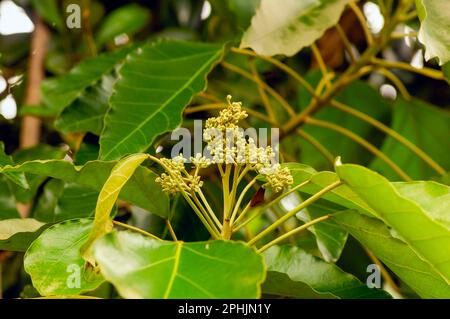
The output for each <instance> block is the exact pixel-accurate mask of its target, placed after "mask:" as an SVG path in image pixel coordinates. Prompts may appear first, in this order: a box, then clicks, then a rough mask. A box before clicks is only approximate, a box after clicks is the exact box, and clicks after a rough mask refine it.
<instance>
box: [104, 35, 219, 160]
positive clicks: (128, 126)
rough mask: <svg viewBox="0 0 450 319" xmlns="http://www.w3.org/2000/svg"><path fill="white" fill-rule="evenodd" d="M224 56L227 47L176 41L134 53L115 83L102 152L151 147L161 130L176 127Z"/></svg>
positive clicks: (111, 153)
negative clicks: (212, 69) (214, 66)
mask: <svg viewBox="0 0 450 319" xmlns="http://www.w3.org/2000/svg"><path fill="white" fill-rule="evenodd" d="M221 56H222V47H221V46H218V45H215V44H205V43H195V42H176V41H162V42H157V43H149V44H147V45H145V46H143V47H141V48H140V49H138V50H137V51H136V52H134V53H132V54H130V56H129V57H128V59H127V61H126V62H125V63H124V64H123V66H122V67H121V69H120V71H119V74H120V77H119V80H118V81H117V82H116V83H115V85H114V93H113V95H112V96H111V99H110V103H111V109H110V110H109V112H108V114H107V115H106V118H105V127H104V129H103V132H102V135H101V137H100V157H101V158H102V159H117V158H120V157H122V156H124V155H126V154H130V153H137V152H142V151H145V150H146V149H147V148H148V147H149V146H150V145H151V143H152V142H153V140H154V139H155V137H157V136H158V135H159V134H161V133H164V132H167V131H169V130H172V129H175V128H176V127H177V126H178V125H179V124H180V123H181V113H182V111H183V109H184V107H185V106H186V105H187V104H188V103H189V101H190V100H191V98H192V96H193V95H194V94H196V93H198V92H200V91H202V90H204V88H205V85H206V82H205V81H206V80H205V78H206V75H207V74H208V73H209V71H210V70H211V68H212V67H213V65H214V64H215V63H216V62H218V61H219V60H220V58H221Z"/></svg>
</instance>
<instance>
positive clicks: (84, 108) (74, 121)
mask: <svg viewBox="0 0 450 319" xmlns="http://www.w3.org/2000/svg"><path fill="white" fill-rule="evenodd" d="M114 81H115V79H114V77H113V76H111V75H104V76H103V77H102V79H101V80H100V81H99V82H98V83H97V84H96V85H95V86H93V87H90V88H87V89H86V90H85V91H84V92H83V93H81V95H80V96H79V97H78V99H76V100H75V101H74V102H73V103H71V104H70V105H69V106H68V107H66V108H65V109H64V111H63V112H62V113H61V115H60V116H59V117H58V118H57V119H56V121H55V125H56V128H57V129H58V130H59V131H61V132H62V133H73V132H82V133H84V132H91V133H93V134H96V135H100V132H101V131H102V128H103V118H104V116H105V114H106V112H107V111H108V107H109V104H108V99H109V97H110V95H111V92H112V86H113V84H114Z"/></svg>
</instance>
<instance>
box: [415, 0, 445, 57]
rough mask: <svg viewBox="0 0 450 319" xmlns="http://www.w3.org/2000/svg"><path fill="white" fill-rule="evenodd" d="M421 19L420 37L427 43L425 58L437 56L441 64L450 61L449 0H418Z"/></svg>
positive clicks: (422, 41)
mask: <svg viewBox="0 0 450 319" xmlns="http://www.w3.org/2000/svg"><path fill="white" fill-rule="evenodd" d="M416 7H417V12H418V14H419V19H420V22H421V23H420V29H419V36H418V39H419V41H420V42H421V43H423V44H424V45H425V59H426V60H430V59H432V58H435V57H437V58H438V59H439V64H440V65H443V64H444V63H446V62H449V61H450V33H449V32H443V30H450V13H449V12H450V3H449V2H448V1H447V0H416Z"/></svg>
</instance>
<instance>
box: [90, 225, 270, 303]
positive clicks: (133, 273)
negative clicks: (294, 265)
mask: <svg viewBox="0 0 450 319" xmlns="http://www.w3.org/2000/svg"><path fill="white" fill-rule="evenodd" d="M93 252H94V256H95V259H96V261H97V263H98V264H99V266H100V270H101V273H102V274H103V276H104V277H105V279H106V280H107V281H110V282H111V283H112V284H113V285H114V286H115V287H116V288H117V290H118V291H119V293H120V295H121V296H122V297H124V298H177V299H180V298H181V299H184V298H257V297H259V295H260V284H261V283H262V282H263V281H264V277H265V269H264V264H263V260H262V257H261V256H260V255H259V254H257V253H256V252H255V250H254V249H252V248H250V247H248V246H247V245H244V244H242V243H237V242H231V241H208V242H196V243H184V242H181V241H178V242H167V241H157V240H154V239H151V238H147V237H143V236H141V235H138V234H134V233H131V232H113V233H109V234H108V235H106V236H104V237H103V238H101V239H99V240H98V241H97V242H96V243H95V244H94V247H93Z"/></svg>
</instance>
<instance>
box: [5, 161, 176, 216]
mask: <svg viewBox="0 0 450 319" xmlns="http://www.w3.org/2000/svg"><path fill="white" fill-rule="evenodd" d="M116 163H117V162H115V161H111V162H103V161H91V162H88V163H86V164H85V165H84V166H74V165H73V164H72V163H70V162H68V161H64V160H42V161H40V160H37V161H30V162H25V163H23V164H22V165H18V166H9V165H7V166H4V167H0V173H5V172H26V173H31V174H36V175H40V176H49V177H53V178H57V179H61V180H63V181H66V182H72V183H76V184H79V185H81V186H85V187H88V188H91V189H93V190H96V191H100V190H101V188H102V187H103V184H104V183H105V182H106V180H107V179H108V176H109V174H110V172H111V170H112V168H113V167H114V165H115V164H116ZM156 177H157V175H156V174H155V173H153V172H152V171H150V170H149V169H147V168H145V167H139V168H138V169H137V170H136V172H135V174H134V175H133V176H132V177H131V178H130V180H129V181H128V183H127V184H126V185H125V186H124V188H123V190H122V192H121V196H120V198H122V199H123V200H126V201H130V202H131V203H133V204H135V205H136V206H139V207H141V208H144V209H146V210H148V211H150V212H151V213H154V214H157V215H159V216H161V217H165V216H167V214H168V210H169V208H168V207H169V198H168V196H167V195H166V194H165V193H164V192H163V191H162V189H161V187H160V186H159V185H158V184H156V182H155V178H156Z"/></svg>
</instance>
